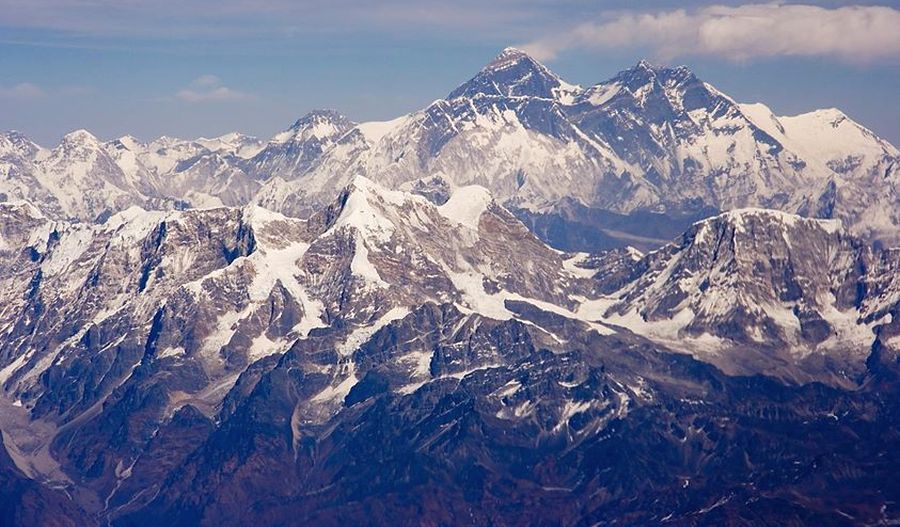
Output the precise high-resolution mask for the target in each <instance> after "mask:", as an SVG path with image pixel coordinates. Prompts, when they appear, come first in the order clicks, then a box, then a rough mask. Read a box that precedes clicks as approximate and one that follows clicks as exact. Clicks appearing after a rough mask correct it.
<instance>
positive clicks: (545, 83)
mask: <svg viewBox="0 0 900 527" xmlns="http://www.w3.org/2000/svg"><path fill="white" fill-rule="evenodd" d="M561 86H565V87H572V86H571V85H568V84H565V83H563V82H562V81H561V80H560V78H559V77H558V76H556V74H554V73H553V72H551V71H550V70H549V69H548V68H547V67H546V66H544V65H543V64H541V63H540V62H538V61H536V60H534V59H533V58H532V57H531V56H530V55H528V54H527V53H525V52H524V51H522V50H520V49H516V48H506V49H504V50H503V51H501V52H500V54H499V55H497V56H496V57H495V58H494V59H493V60H491V61H490V62H488V63H487V65H486V66H485V67H484V68H482V69H481V71H479V72H478V74H477V75H476V76H475V77H473V78H472V79H471V80H469V81H468V82H466V83H464V84H462V85H461V86H459V87H458V88H456V89H455V90H453V91H452V92H451V93H450V95H448V97H447V98H448V99H450V100H452V99H456V98H459V97H474V96H476V95H488V96H497V95H499V96H505V97H540V98H545V99H553V98H555V96H556V94H555V91H557V90H558V89H559V88H560V87H561Z"/></svg>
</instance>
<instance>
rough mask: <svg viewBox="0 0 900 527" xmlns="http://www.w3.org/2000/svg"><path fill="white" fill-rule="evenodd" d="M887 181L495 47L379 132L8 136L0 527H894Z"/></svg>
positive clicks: (890, 177)
mask: <svg viewBox="0 0 900 527" xmlns="http://www.w3.org/2000/svg"><path fill="white" fill-rule="evenodd" d="M898 159H900V153H898V151H897V149H896V148H894V147H893V146H891V145H890V144H889V143H887V142H885V141H883V140H881V139H879V138H878V137H877V136H875V135H874V134H872V133H871V132H870V131H868V130H866V129H865V128H863V127H861V126H860V125H858V124H856V123H854V122H853V121H852V120H850V119H849V118H848V117H846V116H845V115H843V114H842V113H840V112H839V111H837V110H822V111H817V112H813V113H810V114H804V115H800V116H794V117H777V116H775V115H773V114H772V112H771V111H769V110H768V109H767V108H766V107H765V106H763V105H761V104H751V105H747V104H739V103H736V102H734V101H733V100H732V99H731V98H729V97H728V96H727V95H725V94H723V93H721V92H719V91H718V90H716V89H715V88H713V87H712V86H711V85H709V84H706V83H704V82H702V81H701V80H699V79H697V78H696V77H695V76H694V75H693V74H692V73H691V72H690V71H689V70H688V69H686V68H683V67H681V68H675V69H669V68H657V67H654V66H652V65H650V64H648V63H646V62H641V63H639V64H638V65H636V66H635V67H634V68H632V69H630V70H627V71H624V72H622V73H620V74H618V75H617V76H615V77H614V78H613V79H611V80H609V81H606V82H603V83H600V84H597V85H595V86H591V87H587V88H584V87H581V86H575V85H571V84H569V83H566V82H565V81H563V80H562V79H560V78H559V77H557V76H556V75H554V74H553V73H552V72H551V71H550V70H548V69H547V68H546V67H545V66H543V65H541V64H539V63H538V62H536V61H535V60H533V59H532V58H530V57H529V56H528V55H526V54H525V53H523V52H521V51H519V50H516V49H512V48H509V49H506V50H504V51H503V52H502V53H501V54H500V55H499V56H498V57H496V58H495V59H494V60H493V61H491V62H490V63H489V64H488V65H487V66H485V67H484V68H483V69H482V70H481V71H480V72H478V74H477V75H476V76H475V77H473V78H472V79H471V80H469V81H468V82H466V83H464V84H462V85H461V86H459V87H457V88H456V89H454V90H453V91H451V92H450V93H449V95H448V96H447V98H445V99H441V100H438V101H435V102H434V103H432V104H431V105H429V106H428V107H427V108H425V109H423V110H421V111H418V112H414V113H411V114H409V115H406V116H402V117H399V118H398V119H395V120H393V121H389V122H378V123H374V122H370V123H354V122H351V121H350V120H348V119H347V118H345V117H343V116H341V115H340V114H339V113H337V112H334V111H330V110H324V111H316V112H312V113H310V114H308V115H306V116H304V117H302V118H300V119H299V120H297V121H296V122H295V123H294V124H293V125H292V126H291V127H290V128H288V129H287V130H285V131H284V132H281V133H279V134H277V135H276V136H274V137H273V138H271V139H270V140H268V141H261V140H258V139H256V138H252V137H248V136H244V135H241V134H238V133H234V134H229V135H226V136H222V137H219V138H213V139H207V138H201V139H196V140H179V139H173V138H167V137H163V138H160V139H157V140H155V141H152V142H149V143H144V142H141V141H140V140H138V139H135V138H133V137H123V138H120V139H117V140H113V141H109V142H104V141H101V140H99V139H97V138H96V137H94V136H93V135H91V134H90V133H89V132H87V131H83V130H82V131H78V132H73V133H71V134H69V135H67V136H66V137H65V138H64V139H63V141H62V142H61V144H60V145H58V146H57V147H55V148H53V149H50V150H48V149H45V148H43V147H41V146H39V145H36V144H35V143H33V142H32V141H30V140H29V139H28V138H26V137H24V136H23V135H21V134H19V133H16V132H8V133H5V134H3V135H2V136H0V193H2V197H3V201H2V202H0V285H2V287H0V299H2V300H0V431H2V437H3V445H2V446H3V448H2V449H0V489H2V490H3V492H2V494H3V496H4V498H3V500H2V501H3V503H2V504H0V521H2V523H4V524H10V525H28V524H34V523H35V522H38V523H41V524H47V525H51V524H56V525H91V524H97V525H100V524H104V525H122V526H131V525H163V524H165V525H243V524H247V523H250V522H255V523H258V524H262V525H291V524H297V523H301V524H307V523H308V524H316V525H336V524H345V523H351V522H352V523H364V524H373V525H397V524H401V525H457V524H476V525H521V524H531V525H559V524H562V525H593V524H611V523H619V524H624V525H646V524H671V525H722V524H726V525H744V524H778V525H782V524H822V525H825V524H828V525H860V524H867V525H878V524H890V523H891V522H894V521H897V519H898V518H900V511H898V510H897V505H896V504H897V503H898V500H900V487H898V486H897V485H896V484H894V483H893V481H894V479H895V478H894V477H893V476H894V474H895V473H896V470H897V469H898V467H900V460H898V458H897V454H896V452H897V448H896V447H897V446H898V437H900V433H898V432H900V430H898V423H900V406H898V404H897V401H898V400H900V398H898V397H897V396H898V394H900V390H898V389H900V384H898V380H900V362H898V357H900V355H898V353H900V337H898V335H900V326H898V322H897V321H898V320H900V319H898V318H897V317H896V315H897V310H898V306H900V278H898V277H900V274H898V273H897V270H898V268H900V253H898V251H896V250H895V249H891V248H890V247H891V246H893V245H896V242H897V241H898V240H900V236H898V233H900V220H898V219H897V211H898V210H900V208H898V203H897V194H896V190H895V183H894V182H895V180H896V178H897V174H896V169H895V166H896V165H897V161H898ZM526 505H527V506H526Z"/></svg>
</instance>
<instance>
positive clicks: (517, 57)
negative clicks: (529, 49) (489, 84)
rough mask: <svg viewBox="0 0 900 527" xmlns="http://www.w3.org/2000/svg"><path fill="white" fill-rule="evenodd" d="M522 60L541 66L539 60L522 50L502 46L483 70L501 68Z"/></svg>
mask: <svg viewBox="0 0 900 527" xmlns="http://www.w3.org/2000/svg"><path fill="white" fill-rule="evenodd" d="M523 61H528V62H531V63H533V64H536V65H540V66H543V65H542V64H541V63H540V62H538V61H536V60H535V59H533V58H532V57H531V55H529V54H528V53H526V52H525V51H523V50H521V49H519V48H514V47H507V48H504V49H503V51H501V52H500V54H499V55H497V56H496V57H494V59H493V60H491V61H490V62H488V63H487V65H486V66H485V67H484V70H497V69H502V68H505V67H508V66H510V65H512V64H516V63H518V62H523Z"/></svg>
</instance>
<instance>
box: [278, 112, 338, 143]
mask: <svg viewBox="0 0 900 527" xmlns="http://www.w3.org/2000/svg"><path fill="white" fill-rule="evenodd" d="M354 126H355V123H353V122H352V121H350V120H349V119H347V118H346V117H345V116H344V115H342V114H341V113H340V112H338V111H336V110H330V109H319V110H313V111H311V112H309V113H307V114H306V115H304V116H303V117H301V118H299V119H297V120H296V121H295V122H294V124H292V125H291V127H290V128H288V129H287V130H285V131H284V132H281V133H279V134H278V135H276V136H275V137H273V138H272V140H271V141H270V142H272V143H286V142H288V141H301V142H302V141H308V140H311V139H315V140H319V141H322V140H327V139H336V138H337V137H339V136H341V135H343V134H344V133H346V132H347V131H348V130H350V129H351V128H353V127H354Z"/></svg>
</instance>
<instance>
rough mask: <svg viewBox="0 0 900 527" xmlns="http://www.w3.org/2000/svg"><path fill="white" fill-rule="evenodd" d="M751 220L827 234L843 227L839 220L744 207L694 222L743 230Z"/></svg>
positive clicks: (787, 228)
mask: <svg viewBox="0 0 900 527" xmlns="http://www.w3.org/2000/svg"><path fill="white" fill-rule="evenodd" d="M752 221H761V222H766V223H771V224H773V225H776V226H778V227H780V228H782V229H785V230H789V229H792V228H795V227H813V228H818V229H821V230H823V231H825V232H827V233H829V234H834V233H837V232H839V231H841V230H842V229H843V226H842V223H841V220H837V219H820V218H807V217H804V216H799V215H797V214H791V213H789V212H783V211H780V210H773V209H763V208H755V207H746V208H740V209H733V210H729V211H726V212H723V213H721V214H719V215H716V216H712V217H710V218H706V219H704V220H701V221H699V222H697V223H695V224H694V225H695V227H697V228H703V227H708V226H713V225H722V224H726V225H730V226H732V227H733V228H734V229H735V230H736V231H744V230H745V229H746V226H747V225H748V224H749V223H750V222H752Z"/></svg>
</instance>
